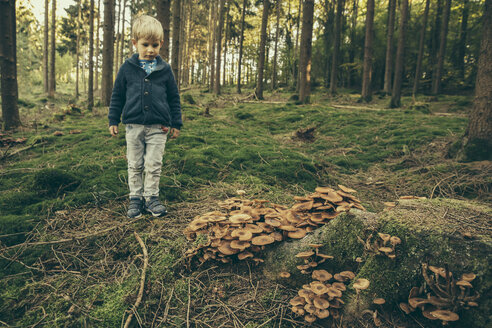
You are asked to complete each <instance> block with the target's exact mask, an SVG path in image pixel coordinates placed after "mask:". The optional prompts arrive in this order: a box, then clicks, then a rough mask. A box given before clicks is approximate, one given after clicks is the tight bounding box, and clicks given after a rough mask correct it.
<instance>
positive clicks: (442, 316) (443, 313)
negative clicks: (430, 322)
mask: <svg viewBox="0 0 492 328" xmlns="http://www.w3.org/2000/svg"><path fill="white" fill-rule="evenodd" d="M431 314H432V315H433V316H434V317H436V318H437V319H439V320H442V321H456V320H458V319H459V318H460V317H459V315H457V314H456V313H454V312H451V311H448V310H435V311H432V312H431Z"/></svg>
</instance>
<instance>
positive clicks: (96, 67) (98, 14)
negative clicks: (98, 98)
mask: <svg viewBox="0 0 492 328" xmlns="http://www.w3.org/2000/svg"><path fill="white" fill-rule="evenodd" d="M100 28H101V0H97V29H96V44H95V49H96V66H95V68H94V69H95V71H96V74H95V75H96V76H95V77H94V90H99V52H100V51H99V49H100V46H99V44H100V40H99V29H100Z"/></svg>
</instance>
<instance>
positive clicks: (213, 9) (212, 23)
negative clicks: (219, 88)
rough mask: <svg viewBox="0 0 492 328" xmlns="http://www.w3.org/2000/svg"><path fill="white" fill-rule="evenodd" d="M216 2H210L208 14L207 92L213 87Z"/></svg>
mask: <svg viewBox="0 0 492 328" xmlns="http://www.w3.org/2000/svg"><path fill="white" fill-rule="evenodd" d="M217 4H218V2H217V1H212V2H210V13H209V27H210V28H209V31H210V40H209V42H210V49H209V50H210V52H209V65H210V74H209V75H210V81H209V90H210V91H213V90H214V85H215V41H216V31H217V29H216V23H215V22H216V14H217V10H216V5H217Z"/></svg>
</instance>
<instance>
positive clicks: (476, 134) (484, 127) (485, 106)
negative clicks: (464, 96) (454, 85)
mask: <svg viewBox="0 0 492 328" xmlns="http://www.w3.org/2000/svg"><path fill="white" fill-rule="evenodd" d="M490 63H492V0H486V1H485V11H484V14H483V20H482V42H481V45H480V57H479V59H478V71H477V79H476V82H475V99H474V101H473V109H472V111H471V113H470V120H469V122H468V128H467V130H466V135H465V136H466V139H467V141H466V142H465V155H466V157H467V159H469V160H489V161H490V160H492V65H491V64H490Z"/></svg>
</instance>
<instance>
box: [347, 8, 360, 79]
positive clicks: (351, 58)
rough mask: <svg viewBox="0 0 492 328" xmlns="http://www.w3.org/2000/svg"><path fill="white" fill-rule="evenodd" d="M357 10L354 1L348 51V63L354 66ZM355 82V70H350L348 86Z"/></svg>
mask: <svg viewBox="0 0 492 328" xmlns="http://www.w3.org/2000/svg"><path fill="white" fill-rule="evenodd" d="M358 9H359V0H354V5H353V7H352V28H351V31H350V50H349V62H350V63H352V64H355V49H356V42H357V41H356V40H355V39H356V37H357V16H358ZM354 81H355V69H353V68H352V69H351V70H350V77H349V86H353V85H354Z"/></svg>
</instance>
